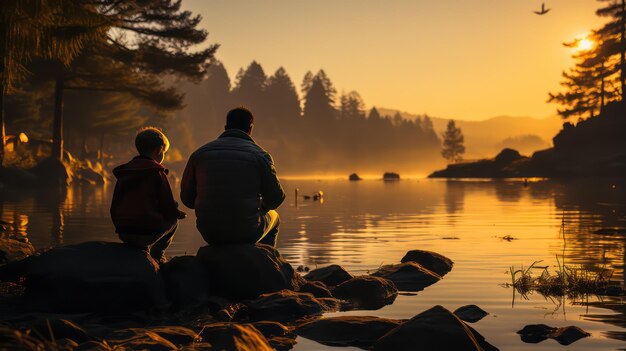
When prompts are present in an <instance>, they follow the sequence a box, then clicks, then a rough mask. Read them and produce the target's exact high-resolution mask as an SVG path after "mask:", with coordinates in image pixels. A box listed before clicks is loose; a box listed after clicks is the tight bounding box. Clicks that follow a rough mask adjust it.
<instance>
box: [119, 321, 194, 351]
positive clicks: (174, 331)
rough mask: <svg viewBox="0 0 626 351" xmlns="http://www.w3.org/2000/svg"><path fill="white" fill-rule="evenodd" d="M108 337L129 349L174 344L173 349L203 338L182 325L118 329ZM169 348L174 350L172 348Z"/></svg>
mask: <svg viewBox="0 0 626 351" xmlns="http://www.w3.org/2000/svg"><path fill="white" fill-rule="evenodd" d="M107 339H109V340H112V342H113V343H114V344H118V345H120V346H125V347H127V348H129V349H142V348H141V346H142V345H145V346H146V348H147V349H149V350H152V349H161V348H163V347H171V346H173V349H180V346H185V345H190V344H193V343H195V342H198V341H200V339H201V338H200V335H198V333H196V332H195V331H193V330H191V329H188V328H185V327H180V326H166V327H150V328H128V329H122V330H117V331H115V332H113V334H111V335H109V337H108V338H107ZM129 341H130V343H129ZM151 345H152V346H151ZM148 346H151V347H148ZM169 350H172V348H170V349H169Z"/></svg>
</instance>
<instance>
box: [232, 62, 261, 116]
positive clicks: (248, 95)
mask: <svg viewBox="0 0 626 351" xmlns="http://www.w3.org/2000/svg"><path fill="white" fill-rule="evenodd" d="M266 81H267V76H266V75H265V71H263V67H261V65H260V64H259V63H258V62H256V61H252V63H250V65H249V66H248V67H247V68H246V69H245V70H244V69H241V70H239V72H238V73H237V78H236V81H235V87H234V88H233V91H232V94H233V99H234V101H235V104H237V105H242V106H246V107H249V108H250V109H251V110H252V112H253V113H255V114H257V115H258V114H260V113H261V112H262V111H261V110H263V107H265V106H264V100H265V99H264V96H263V95H264V93H265V83H266Z"/></svg>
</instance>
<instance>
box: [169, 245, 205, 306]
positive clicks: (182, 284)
mask: <svg viewBox="0 0 626 351" xmlns="http://www.w3.org/2000/svg"><path fill="white" fill-rule="evenodd" d="M161 273H162V275H163V278H164V280H165V285H166V289H167V295H168V297H169V299H170V301H172V303H173V305H172V307H173V309H174V310H178V309H180V308H183V307H189V306H195V305H199V304H202V303H204V302H207V301H208V300H209V295H208V291H209V282H208V277H207V275H206V273H205V270H204V267H203V265H202V263H201V262H200V260H199V259H198V258H197V257H196V256H177V257H174V258H172V259H171V260H170V261H169V262H167V263H165V264H162V265H161Z"/></svg>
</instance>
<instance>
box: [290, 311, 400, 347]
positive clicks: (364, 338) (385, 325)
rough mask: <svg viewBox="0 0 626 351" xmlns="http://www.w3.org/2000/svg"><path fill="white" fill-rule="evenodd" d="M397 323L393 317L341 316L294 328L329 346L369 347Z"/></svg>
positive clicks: (299, 334) (296, 331)
mask: <svg viewBox="0 0 626 351" xmlns="http://www.w3.org/2000/svg"><path fill="white" fill-rule="evenodd" d="M398 325H400V321H398V320H393V319H386V318H378V317H369V316H341V317H332V318H322V319H319V320H316V321H312V322H309V323H306V324H303V325H301V326H300V327H298V328H297V329H296V330H295V333H296V334H297V335H298V336H302V337H305V338H307V339H311V340H315V341H317V342H319V343H320V344H324V345H329V346H358V347H370V346H372V345H373V344H374V343H375V342H376V340H378V339H379V338H380V337H382V336H383V335H385V334H387V333H388V332H389V331H390V330H391V329H393V328H396V327H397V326H398Z"/></svg>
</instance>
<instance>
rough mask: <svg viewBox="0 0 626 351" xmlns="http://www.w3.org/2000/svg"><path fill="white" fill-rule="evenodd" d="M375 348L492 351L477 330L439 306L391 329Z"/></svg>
mask: <svg viewBox="0 0 626 351" xmlns="http://www.w3.org/2000/svg"><path fill="white" fill-rule="evenodd" d="M374 350H375V351H403V350H406V351H409V350H410V351H413V350H455V351H483V350H484V351H495V350H497V348H495V347H493V346H492V345H490V344H489V343H487V342H486V341H485V338H483V337H482V335H480V334H479V333H478V332H476V331H475V330H474V329H472V328H471V327H470V326H468V325H467V324H465V323H464V322H463V321H461V320H460V319H459V318H457V317H456V316H455V315H454V314H453V313H452V312H450V311H448V310H447V309H445V308H444V307H442V306H435V307H433V308H431V309H429V310H427V311H424V312H422V313H420V314H418V315H417V316H415V317H413V318H411V319H410V320H408V321H406V322H404V323H402V324H401V325H399V326H398V327H396V328H394V329H392V330H391V331H390V332H389V333H387V334H385V335H384V336H383V337H382V338H380V339H378V341H377V342H376V344H375V345H374Z"/></svg>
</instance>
